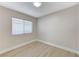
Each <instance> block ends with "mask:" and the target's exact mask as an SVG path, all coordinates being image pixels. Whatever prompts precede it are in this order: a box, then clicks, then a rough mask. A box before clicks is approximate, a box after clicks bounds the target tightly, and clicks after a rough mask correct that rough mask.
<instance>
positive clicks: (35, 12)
mask: <svg viewBox="0 0 79 59" xmlns="http://www.w3.org/2000/svg"><path fill="white" fill-rule="evenodd" d="M77 4H78V3H77V2H42V5H41V6H40V7H38V8H36V7H35V6H33V4H32V2H0V6H4V7H6V8H10V9H12V10H16V11H19V12H22V13H24V14H28V15H31V16H33V17H41V16H45V15H48V14H50V13H54V12H57V11H60V10H62V9H65V8H69V7H72V6H74V5H77Z"/></svg>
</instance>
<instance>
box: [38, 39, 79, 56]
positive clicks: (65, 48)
mask: <svg viewBox="0 0 79 59" xmlns="http://www.w3.org/2000/svg"><path fill="white" fill-rule="evenodd" d="M37 41H39V42H42V43H45V44H48V45H51V46H54V47H57V48H60V49H63V50H66V51H69V52H72V53H76V54H78V55H79V51H76V50H73V49H70V48H67V47H63V46H60V45H56V44H52V43H50V42H47V41H44V40H37Z"/></svg>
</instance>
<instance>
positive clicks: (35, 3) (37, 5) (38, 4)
mask: <svg viewBox="0 0 79 59" xmlns="http://www.w3.org/2000/svg"><path fill="white" fill-rule="evenodd" d="M41 4H42V3H41V2H34V3H33V5H34V6H35V7H40V6H41Z"/></svg>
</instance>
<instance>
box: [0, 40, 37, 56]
mask: <svg viewBox="0 0 79 59" xmlns="http://www.w3.org/2000/svg"><path fill="white" fill-rule="evenodd" d="M34 41H36V40H31V41H28V42H25V43H22V44H19V45H16V46H13V47H10V48H6V49H4V50H1V51H0V54H3V53H6V52H8V51H11V50H13V49H16V48H19V47H21V46H24V45H26V44H30V43H32V42H34Z"/></svg>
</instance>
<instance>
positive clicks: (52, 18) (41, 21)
mask: <svg viewBox="0 0 79 59" xmlns="http://www.w3.org/2000/svg"><path fill="white" fill-rule="evenodd" d="M37 28H38V37H39V39H40V40H44V41H48V42H50V43H53V44H57V45H60V46H63V47H67V48H70V49H73V50H77V47H78V40H77V6H74V7H71V8H68V9H65V10H61V11H59V12H56V13H52V14H50V15H48V16H44V17H41V18H38V25H37Z"/></svg>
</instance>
